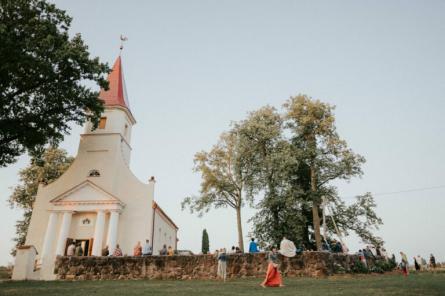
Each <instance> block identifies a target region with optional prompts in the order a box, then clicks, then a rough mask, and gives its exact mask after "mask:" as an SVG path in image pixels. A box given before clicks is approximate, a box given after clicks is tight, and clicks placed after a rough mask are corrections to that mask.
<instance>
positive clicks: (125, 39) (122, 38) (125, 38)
mask: <svg viewBox="0 0 445 296" xmlns="http://www.w3.org/2000/svg"><path fill="white" fill-rule="evenodd" d="M127 40H128V38H127V37H125V36H124V35H122V34H121V47H120V50H121V52H122V49H124V41H127Z"/></svg>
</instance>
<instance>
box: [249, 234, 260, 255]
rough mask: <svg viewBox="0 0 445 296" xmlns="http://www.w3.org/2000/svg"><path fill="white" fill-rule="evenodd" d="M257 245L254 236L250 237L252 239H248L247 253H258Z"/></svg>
mask: <svg viewBox="0 0 445 296" xmlns="http://www.w3.org/2000/svg"><path fill="white" fill-rule="evenodd" d="M258 252H259V250H258V245H257V243H256V242H255V238H253V237H252V240H251V241H250V245H249V253H258Z"/></svg>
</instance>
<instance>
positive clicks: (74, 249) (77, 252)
mask: <svg viewBox="0 0 445 296" xmlns="http://www.w3.org/2000/svg"><path fill="white" fill-rule="evenodd" d="M85 251H86V250H83V248H82V245H81V244H80V243H79V242H77V243H76V242H75V241H73V242H71V243H70V245H69V246H68V248H67V251H66V255H67V256H84V255H85ZM158 254H159V255H161V256H173V255H174V254H175V251H174V250H173V248H172V246H168V247H167V245H164V246H163V247H162V249H161V250H159V251H158ZM152 255H153V248H152V246H151V244H150V240H148V239H147V240H145V244H144V245H143V246H142V244H141V242H140V241H139V242H137V244H136V246H134V248H133V256H136V257H139V256H152ZM102 256H114V257H120V256H124V254H123V252H122V249H121V248H120V246H119V244H117V245H116V248H114V250H113V251H112V252H111V251H110V249H109V248H108V246H105V248H103V249H102ZM125 256H126V255H125Z"/></svg>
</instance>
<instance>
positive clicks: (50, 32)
mask: <svg viewBox="0 0 445 296" xmlns="http://www.w3.org/2000/svg"><path fill="white" fill-rule="evenodd" d="M71 20H72V19H71V17H69V16H68V15H67V14H66V13H65V11H63V10H60V9H58V8H57V7H56V6H55V5H54V4H51V3H48V1H45V0H3V1H1V2H0V44H1V46H0V60H1V63H0V167H2V166H6V165H8V164H11V163H13V162H15V160H16V159H17V157H18V156H19V155H21V154H22V153H24V152H25V151H29V152H30V153H31V154H32V155H38V154H41V153H42V152H43V150H44V149H43V148H42V147H44V146H45V145H46V144H48V143H51V144H52V145H55V144H57V143H58V142H60V141H61V140H62V139H63V137H64V135H65V134H68V133H69V130H70V128H69V122H75V123H78V124H82V123H84V122H85V121H86V120H91V121H92V122H93V123H94V126H95V127H97V124H98V121H99V118H100V114H101V113H102V112H103V102H102V101H101V100H99V99H98V92H97V91H93V90H92V89H90V88H89V87H87V86H86V84H85V82H89V84H90V85H91V84H97V85H99V86H100V87H102V88H104V89H108V82H107V81H106V79H105V74H107V73H108V72H109V68H108V66H107V65H106V64H103V63H101V62H100V61H99V59H98V58H90V56H89V53H88V47H87V46H86V45H85V44H84V42H83V40H82V38H81V36H80V35H79V34H77V35H75V36H74V37H72V38H70V37H69V34H68V29H69V27H70V24H71Z"/></svg>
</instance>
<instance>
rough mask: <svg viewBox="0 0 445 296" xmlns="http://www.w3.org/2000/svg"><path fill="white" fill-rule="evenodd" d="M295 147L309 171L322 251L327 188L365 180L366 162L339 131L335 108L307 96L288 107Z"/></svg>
mask: <svg viewBox="0 0 445 296" xmlns="http://www.w3.org/2000/svg"><path fill="white" fill-rule="evenodd" d="M284 107H285V110H286V113H285V119H286V125H287V127H288V128H289V131H290V133H291V135H292V138H291V141H292V143H293V144H294V145H295V146H296V147H298V149H299V150H300V151H301V152H302V153H301V159H300V160H301V161H302V162H303V163H305V164H306V165H307V166H308V168H309V173H310V199H311V202H312V221H313V230H314V235H315V242H316V246H317V249H318V250H320V249H321V234H320V216H319V212H320V204H321V201H322V198H323V195H324V193H325V192H324V191H325V190H324V188H325V187H326V186H328V185H329V183H330V182H331V181H334V180H349V179H351V178H352V177H355V176H361V175H362V170H361V165H362V164H363V163H364V162H365V159H364V158H363V157H362V156H361V155H358V154H355V153H354V152H353V151H352V150H351V149H349V148H348V146H347V144H346V142H345V141H344V140H342V139H341V138H340V137H339V135H338V133H337V131H336V127H335V117H334V114H333V110H334V107H333V106H331V105H329V104H326V103H323V102H321V101H319V100H313V99H311V98H310V97H308V96H306V95H298V96H296V97H291V98H290V99H289V100H288V101H287V102H286V103H285V104H284Z"/></svg>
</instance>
